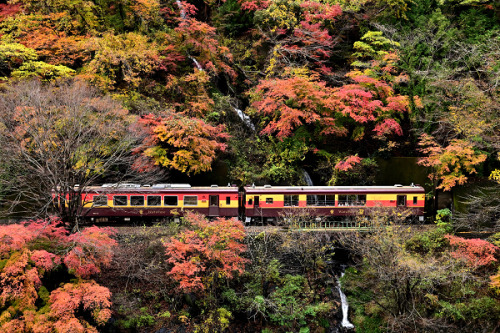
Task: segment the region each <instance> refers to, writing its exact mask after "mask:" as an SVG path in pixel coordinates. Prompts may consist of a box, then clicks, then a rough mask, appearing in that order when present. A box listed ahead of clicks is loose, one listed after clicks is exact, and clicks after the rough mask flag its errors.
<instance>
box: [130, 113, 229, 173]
mask: <svg viewBox="0 0 500 333" xmlns="http://www.w3.org/2000/svg"><path fill="white" fill-rule="evenodd" d="M139 126H140V130H142V131H143V133H145V138H144V140H143V142H142V144H141V145H140V146H139V147H138V148H137V149H136V150H135V153H138V154H139V153H140V154H139V155H138V157H137V161H136V163H135V167H136V168H137V169H138V170H141V171H147V170H152V169H153V168H154V167H155V166H159V165H160V166H163V167H167V168H173V169H177V170H180V171H182V172H186V173H188V174H190V173H194V174H196V173H199V172H201V171H207V170H210V169H211V165H212V162H213V161H214V160H215V158H216V153H217V152H218V151H224V150H225V149H226V144H225V143H224V142H223V141H224V140H225V139H227V138H228V135H227V133H225V131H224V130H225V126H224V125H219V126H212V125H210V124H207V123H206V122H204V121H203V120H201V119H197V118H191V117H186V116H183V115H182V114H170V115H168V116H165V117H161V116H154V115H147V116H144V117H142V118H141V119H140V120H139Z"/></svg>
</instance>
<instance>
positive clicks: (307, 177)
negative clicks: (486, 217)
mask: <svg viewBox="0 0 500 333" xmlns="http://www.w3.org/2000/svg"><path fill="white" fill-rule="evenodd" d="M302 173H303V175H304V180H305V181H306V184H307V186H314V184H313V181H312V179H311V176H309V173H308V172H307V171H306V170H303V172H302Z"/></svg>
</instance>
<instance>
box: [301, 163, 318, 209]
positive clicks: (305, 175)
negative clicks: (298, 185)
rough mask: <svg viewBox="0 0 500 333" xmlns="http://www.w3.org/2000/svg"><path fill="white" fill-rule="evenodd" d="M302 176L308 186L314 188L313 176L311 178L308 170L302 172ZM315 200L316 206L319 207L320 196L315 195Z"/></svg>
mask: <svg viewBox="0 0 500 333" xmlns="http://www.w3.org/2000/svg"><path fill="white" fill-rule="evenodd" d="M302 175H303V177H304V180H305V182H306V184H307V186H314V183H313V181H312V179H311V176H309V173H308V172H307V171H306V170H302ZM308 197H309V196H308ZM313 200H314V205H315V206H317V205H318V196H317V195H313Z"/></svg>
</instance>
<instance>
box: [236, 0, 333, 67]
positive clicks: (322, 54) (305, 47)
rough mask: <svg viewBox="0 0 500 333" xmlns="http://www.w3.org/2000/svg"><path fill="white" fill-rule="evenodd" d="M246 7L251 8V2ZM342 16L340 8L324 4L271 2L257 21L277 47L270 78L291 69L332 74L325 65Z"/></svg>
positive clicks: (271, 56)
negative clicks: (305, 68)
mask: <svg viewBox="0 0 500 333" xmlns="http://www.w3.org/2000/svg"><path fill="white" fill-rule="evenodd" d="M245 5H246V8H248V5H249V3H248V2H246V3H245ZM341 14H342V10H341V9H340V6H338V5H332V4H329V3H325V2H322V1H301V2H291V3H290V2H287V1H282V0H274V1H269V2H267V6H265V8H263V9H262V10H259V11H258V14H257V15H256V18H257V19H258V24H259V26H260V28H261V33H262V34H263V36H264V39H265V40H266V41H268V42H269V43H271V45H273V48H272V51H271V54H270V59H269V61H268V62H269V66H268V67H267V68H266V73H267V74H268V76H270V75H275V74H276V73H278V72H279V71H280V70H282V69H283V68H285V67H291V66H308V67H310V68H317V69H318V70H321V71H323V72H329V71H330V69H329V68H327V66H326V65H325V63H327V62H328V60H329V57H330V56H331V54H332V50H333V47H334V46H335V44H336V41H335V40H334V36H333V35H332V33H331V28H332V24H333V22H335V20H336V18H337V17H338V16H340V15H341Z"/></svg>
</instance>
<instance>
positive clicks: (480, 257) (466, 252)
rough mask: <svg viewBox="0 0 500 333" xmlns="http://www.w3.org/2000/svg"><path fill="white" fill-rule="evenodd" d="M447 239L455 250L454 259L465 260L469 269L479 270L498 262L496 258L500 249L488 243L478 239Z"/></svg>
mask: <svg viewBox="0 0 500 333" xmlns="http://www.w3.org/2000/svg"><path fill="white" fill-rule="evenodd" d="M445 238H446V239H447V240H448V241H449V242H450V245H451V247H452V248H453V251H452V252H451V255H452V257H454V258H456V259H460V260H463V261H464V262H465V263H466V265H467V266H469V267H472V268H479V267H483V266H488V265H491V264H493V263H495V262H497V261H498V260H497V258H495V256H496V255H497V254H498V253H499V252H498V251H499V250H500V249H499V248H498V246H495V245H493V244H491V243H490V242H488V241H485V240H482V239H478V238H474V239H465V238H462V237H457V236H453V235H446V236H445Z"/></svg>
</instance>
